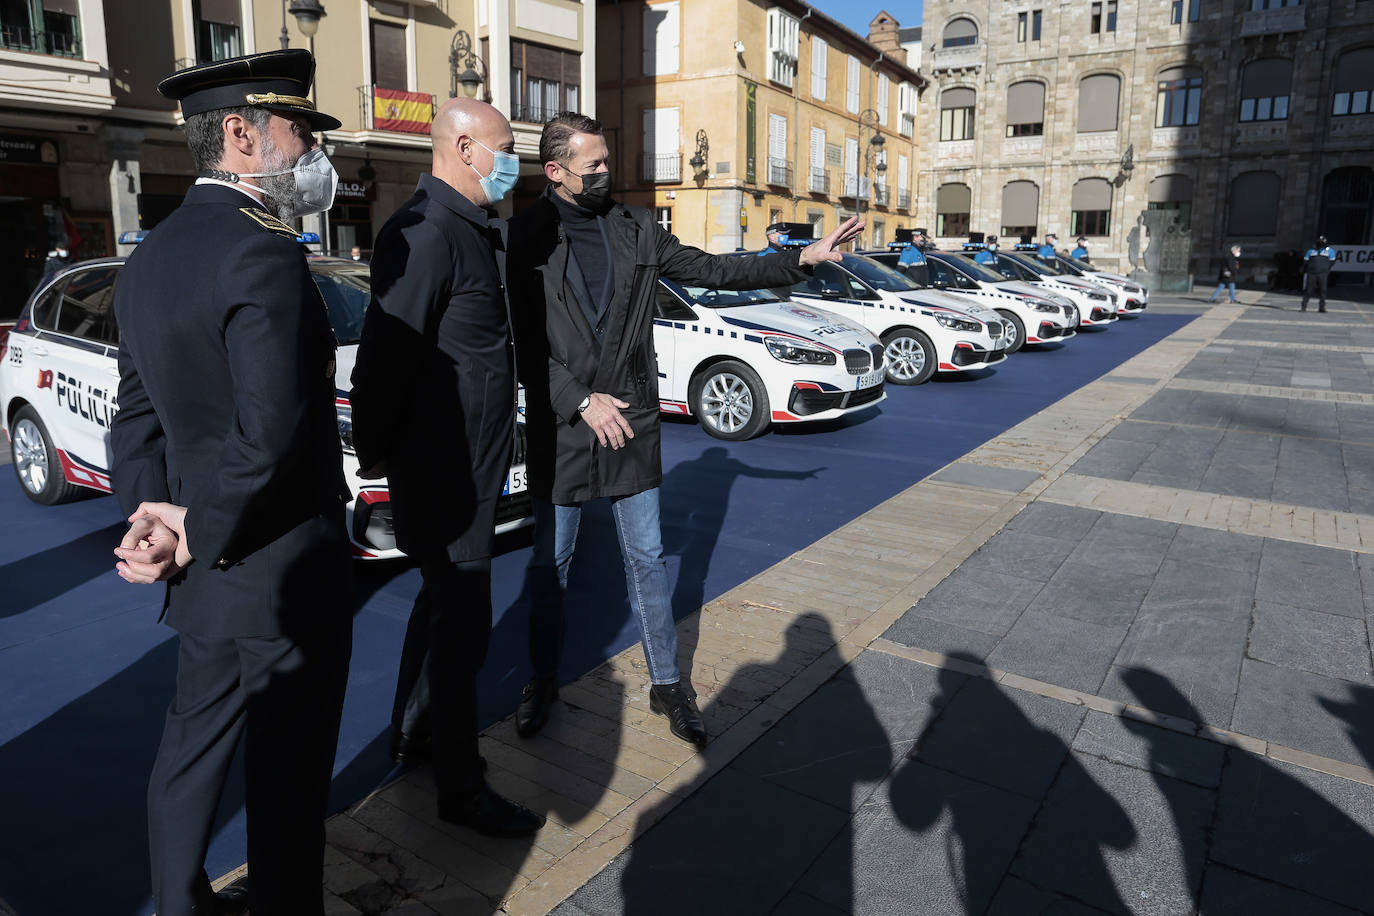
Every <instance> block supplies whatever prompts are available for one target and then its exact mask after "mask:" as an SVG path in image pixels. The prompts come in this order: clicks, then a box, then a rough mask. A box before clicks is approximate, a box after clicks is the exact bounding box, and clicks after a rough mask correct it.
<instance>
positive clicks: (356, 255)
mask: <svg viewBox="0 0 1374 916" xmlns="http://www.w3.org/2000/svg"><path fill="white" fill-rule="evenodd" d="M348 256H349V257H350V258H352V259H353V260H355V261H361V260H362V259H363V250H362V248H360V247H358V246H357V245H354V246H353V248H352V249H351V250H350V251H349V252H348Z"/></svg>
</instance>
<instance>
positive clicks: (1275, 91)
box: [1161, 57, 1293, 99]
mask: <svg viewBox="0 0 1374 916" xmlns="http://www.w3.org/2000/svg"><path fill="white" fill-rule="evenodd" d="M1161 78H1162V77H1161ZM1292 84H1293V62H1292V61H1291V60H1288V59H1287V58H1284V57H1270V58H1267V59H1265V60H1257V61H1253V62H1252V63H1250V64H1249V65H1248V66H1247V67H1246V68H1245V73H1244V74H1243V75H1242V76H1241V80H1240V86H1241V89H1240V97H1241V98H1243V99H1263V98H1268V97H1270V96H1280V95H1288V90H1289V87H1290V86H1292Z"/></svg>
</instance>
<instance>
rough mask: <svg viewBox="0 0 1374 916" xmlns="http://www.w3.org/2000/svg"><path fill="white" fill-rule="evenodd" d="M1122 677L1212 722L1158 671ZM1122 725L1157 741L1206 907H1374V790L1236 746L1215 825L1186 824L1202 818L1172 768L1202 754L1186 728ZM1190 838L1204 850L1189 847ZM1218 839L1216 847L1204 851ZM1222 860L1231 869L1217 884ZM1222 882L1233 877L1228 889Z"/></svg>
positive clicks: (1158, 763) (1276, 910)
mask: <svg viewBox="0 0 1374 916" xmlns="http://www.w3.org/2000/svg"><path fill="white" fill-rule="evenodd" d="M1122 681H1123V682H1124V683H1125V684H1126V686H1127V687H1129V688H1130V690H1131V691H1132V692H1133V693H1134V694H1135V695H1136V697H1137V699H1138V702H1139V705H1141V706H1143V707H1145V708H1146V709H1183V710H1184V711H1185V713H1184V715H1183V718H1185V719H1189V720H1190V721H1193V722H1199V721H1201V719H1202V717H1201V714H1200V713H1198V712H1197V710H1196V709H1193V708H1192V706H1191V704H1190V703H1189V702H1188V699H1187V698H1186V697H1185V696H1184V695H1183V693H1182V692H1181V691H1180V690H1179V689H1178V688H1177V687H1176V686H1175V685H1174V684H1173V683H1171V682H1170V681H1169V680H1168V679H1167V678H1165V677H1164V676H1163V675H1161V674H1159V673H1157V672H1154V671H1150V670H1147V669H1141V668H1135V669H1129V670H1127V671H1125V672H1123V674H1122ZM1122 721H1123V722H1124V723H1125V725H1126V727H1127V728H1128V729H1130V730H1131V731H1133V732H1135V733H1136V734H1138V735H1141V736H1143V737H1144V738H1145V739H1146V740H1147V741H1148V743H1149V754H1150V768H1151V772H1152V774H1153V775H1154V778H1155V781H1156V783H1157V784H1158V785H1159V787H1160V789H1161V791H1162V792H1163V794H1164V796H1165V798H1166V799H1168V801H1169V804H1170V808H1171V811H1172V813H1173V815H1174V819H1175V823H1176V825H1177V826H1178V828H1179V831H1178V832H1179V834H1180V837H1181V842H1183V843H1184V845H1185V848H1184V849H1182V855H1183V858H1184V860H1185V862H1186V863H1187V864H1188V867H1189V870H1190V878H1192V885H1191V886H1192V887H1193V888H1194V890H1195V893H1196V892H1197V889H1198V888H1199V887H1200V888H1201V893H1200V896H1199V898H1198V905H1199V908H1200V910H1201V911H1202V912H1204V913H1209V914H1220V913H1227V914H1231V913H1234V914H1237V916H1240V914H1242V913H1244V914H1246V916H1270V914H1272V916H1280V914H1288V913H1298V912H1302V913H1315V912H1321V913H1323V914H1325V913H1331V914H1335V913H1336V912H1337V909H1336V908H1335V907H1331V906H1330V905H1329V904H1327V903H1324V902H1322V901H1330V902H1332V903H1336V904H1340V905H1342V906H1345V907H1351V908H1353V909H1356V910H1358V911H1360V912H1370V911H1374V885H1371V883H1370V881H1369V875H1368V870H1369V863H1370V862H1374V836H1371V833H1370V830H1371V827H1374V789H1371V788H1370V787H1368V786H1362V785H1360V784H1357V783H1353V782H1349V781H1347V780H1344V779H1342V778H1340V777H1337V776H1329V775H1327V774H1324V773H1320V772H1317V771H1315V770H1309V769H1305V768H1301V767H1297V766H1294V765H1292V764H1279V763H1275V762H1273V761H1271V760H1270V759H1269V758H1267V757H1260V756H1256V755H1254V754H1251V753H1248V752H1246V751H1243V750H1240V749H1238V748H1234V747H1228V748H1227V749H1226V766H1225V769H1224V770H1223V771H1222V777H1221V786H1220V789H1219V790H1218V799H1217V810H1216V816H1215V819H1214V821H1213V822H1212V824H1211V827H1210V830H1209V831H1207V832H1203V831H1195V830H1191V829H1187V828H1186V826H1185V825H1187V824H1188V823H1190V822H1191V821H1192V820H1194V819H1193V818H1190V817H1189V816H1188V812H1187V811H1186V809H1184V808H1183V807H1181V806H1180V804H1179V801H1180V798H1181V793H1180V792H1178V791H1177V790H1176V787H1177V786H1178V785H1180V784H1181V783H1180V782H1179V780H1177V779H1173V778H1171V775H1170V774H1186V773H1188V772H1189V770H1190V769H1196V757H1195V754H1194V753H1193V752H1192V751H1191V750H1190V748H1189V747H1188V745H1187V744H1186V743H1184V742H1183V741H1180V740H1179V738H1180V736H1179V735H1178V734H1177V733H1174V732H1170V731H1168V730H1166V729H1161V728H1157V727H1155V726H1153V725H1149V724H1146V723H1144V722H1139V721H1136V720H1132V719H1123V720H1122ZM1347 812H1349V813H1347ZM1352 814H1354V815H1357V816H1358V820H1357V819H1356V817H1352ZM1190 837H1191V838H1192V841H1191V845H1193V846H1194V848H1187V846H1188V845H1190V843H1189V839H1188V838H1190ZM1208 840H1210V846H1209V847H1208V848H1206V849H1203V848H1202V844H1204V843H1206V842H1208ZM1204 862H1207V863H1208V870H1207V874H1205V875H1204V874H1202V873H1201V872H1202V868H1203V863H1204ZM1212 863H1217V864H1220V865H1222V866H1225V868H1226V869H1227V871H1226V872H1225V873H1223V874H1222V875H1221V876H1220V877H1219V878H1218V879H1217V880H1216V881H1214V880H1213V877H1212V875H1213V872H1214V871H1216V869H1215V868H1213V867H1212ZM1233 872H1239V873H1241V875H1240V876H1239V877H1237V876H1235V875H1234V874H1232V873H1233ZM1222 882H1225V883H1226V884H1225V887H1226V890H1225V891H1224V892H1223V891H1221V890H1220V887H1222ZM1214 885H1215V886H1216V887H1217V888H1218V889H1217V890H1213V887H1214ZM1290 889H1294V890H1297V891H1300V892H1302V893H1301V894H1295V893H1293V890H1290ZM1307 895H1311V896H1307ZM1312 897H1317V898H1321V900H1320V901H1313V900H1312V899H1311V898H1312ZM1342 912H1343V911H1342Z"/></svg>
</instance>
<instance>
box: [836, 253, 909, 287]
mask: <svg viewBox="0 0 1374 916" xmlns="http://www.w3.org/2000/svg"><path fill="white" fill-rule="evenodd" d="M840 263H842V264H843V265H844V267H845V269H846V270H848V271H849V272H850V273H852V274H853V275H854V276H856V277H858V278H859V279H860V280H862V281H864V282H865V283H867V284H868V285H869V286H871V287H873V288H874V289H878V290H882V291H883V292H888V293H909V292H912V291H914V290H918V289H920V287H919V286H917V285H916V284H915V283H913V282H911V281H910V280H908V279H907V278H906V277H905V276H904V275H902V274H899V273H897V271H895V270H893V269H892V268H891V267H884V266H883V265H881V264H879V263H878V262H877V261H874V260H873V259H872V258H865V257H861V256H859V255H854V254H847V255H845V256H844V260H843V261H841V262H840Z"/></svg>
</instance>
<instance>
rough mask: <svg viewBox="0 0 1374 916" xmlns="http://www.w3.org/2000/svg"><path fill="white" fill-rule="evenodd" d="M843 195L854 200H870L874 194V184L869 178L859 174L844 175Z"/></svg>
mask: <svg viewBox="0 0 1374 916" xmlns="http://www.w3.org/2000/svg"><path fill="white" fill-rule="evenodd" d="M840 196H841V197H850V198H853V199H854V200H868V199H869V198H871V197H872V196H873V185H872V184H871V183H870V182H869V180H868V178H866V177H860V176H858V175H846V176H844V193H843V194H841V195H840Z"/></svg>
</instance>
